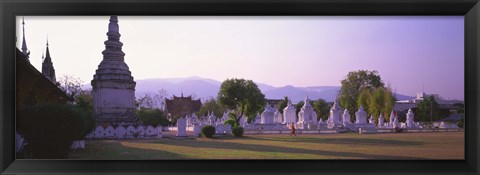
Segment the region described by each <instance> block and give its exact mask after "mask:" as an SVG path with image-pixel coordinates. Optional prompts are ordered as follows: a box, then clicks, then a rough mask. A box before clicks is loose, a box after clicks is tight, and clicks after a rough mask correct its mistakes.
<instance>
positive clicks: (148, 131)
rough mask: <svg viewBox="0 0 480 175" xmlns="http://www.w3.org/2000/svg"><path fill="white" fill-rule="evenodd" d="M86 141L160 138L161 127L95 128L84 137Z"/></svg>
mask: <svg viewBox="0 0 480 175" xmlns="http://www.w3.org/2000/svg"><path fill="white" fill-rule="evenodd" d="M85 138H87V139H93V138H95V139H102V138H109V139H121V138H162V127H161V126H157V127H153V126H150V125H147V126H143V125H139V126H137V127H135V126H131V125H130V126H127V127H124V126H118V127H116V128H114V127H112V126H109V127H107V128H104V127H102V126H100V125H99V126H97V127H96V128H95V130H93V131H92V132H90V133H89V134H87V136H85Z"/></svg>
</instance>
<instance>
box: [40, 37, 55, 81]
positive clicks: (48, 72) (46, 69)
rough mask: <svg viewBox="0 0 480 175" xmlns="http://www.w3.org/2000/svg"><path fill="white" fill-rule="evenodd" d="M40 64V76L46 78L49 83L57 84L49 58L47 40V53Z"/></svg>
mask: <svg viewBox="0 0 480 175" xmlns="http://www.w3.org/2000/svg"><path fill="white" fill-rule="evenodd" d="M42 59H43V62H42V74H43V75H44V76H45V77H47V78H48V79H49V80H50V81H51V82H53V83H54V84H58V83H57V79H56V78H55V68H54V67H53V63H52V58H51V57H50V51H49V49H48V39H47V51H46V56H45V58H43V56H42Z"/></svg>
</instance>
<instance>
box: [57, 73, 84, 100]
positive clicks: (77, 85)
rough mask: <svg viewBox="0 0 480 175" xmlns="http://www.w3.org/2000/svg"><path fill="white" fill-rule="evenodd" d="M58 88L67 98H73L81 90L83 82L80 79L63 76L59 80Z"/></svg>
mask: <svg viewBox="0 0 480 175" xmlns="http://www.w3.org/2000/svg"><path fill="white" fill-rule="evenodd" d="M58 83H59V84H58V85H59V87H60V89H61V90H62V91H63V92H65V93H66V94H67V95H68V96H70V97H73V98H75V96H76V95H77V94H79V93H80V92H81V91H83V89H82V84H83V81H82V80H80V78H77V77H74V76H73V75H63V76H62V77H60V79H59V82H58Z"/></svg>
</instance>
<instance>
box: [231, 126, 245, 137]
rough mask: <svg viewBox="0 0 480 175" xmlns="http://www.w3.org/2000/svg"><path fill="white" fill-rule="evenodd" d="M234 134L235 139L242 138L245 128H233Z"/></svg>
mask: <svg viewBox="0 0 480 175" xmlns="http://www.w3.org/2000/svg"><path fill="white" fill-rule="evenodd" d="M232 133H233V135H234V136H235V137H242V136H243V128H242V127H240V126H235V127H233V128H232Z"/></svg>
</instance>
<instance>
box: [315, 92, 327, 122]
mask: <svg viewBox="0 0 480 175" xmlns="http://www.w3.org/2000/svg"><path fill="white" fill-rule="evenodd" d="M312 106H313V109H314V110H315V112H316V113H317V120H318V119H320V118H321V119H322V120H324V121H325V120H327V119H328V115H329V113H330V108H331V106H330V105H328V103H327V102H326V101H325V100H324V99H321V98H320V99H318V100H317V101H315V102H314V103H313V105H312Z"/></svg>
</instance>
